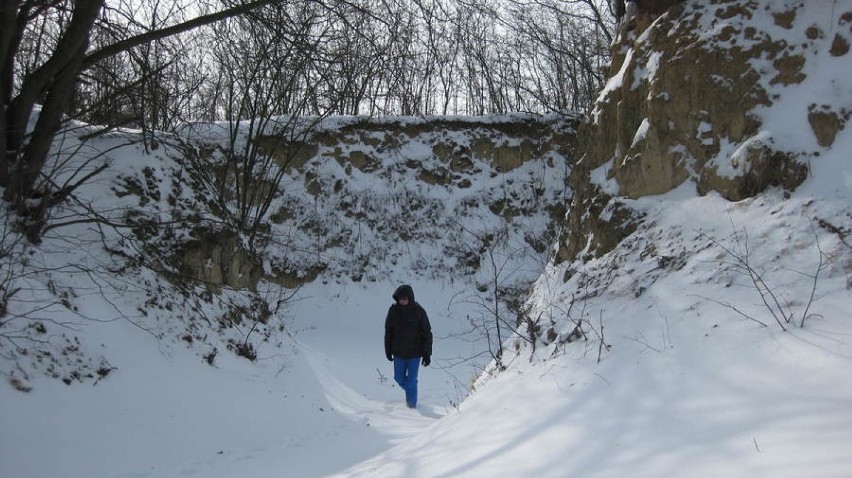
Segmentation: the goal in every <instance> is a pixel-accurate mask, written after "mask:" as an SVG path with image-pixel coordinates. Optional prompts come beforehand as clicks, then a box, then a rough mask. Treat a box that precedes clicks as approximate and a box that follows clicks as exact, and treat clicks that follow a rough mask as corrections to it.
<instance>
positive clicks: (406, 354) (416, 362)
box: [385, 284, 432, 408]
mask: <svg viewBox="0 0 852 478" xmlns="http://www.w3.org/2000/svg"><path fill="white" fill-rule="evenodd" d="M393 300H394V302H395V303H394V304H393V305H391V306H390V308H389V309H388V315H387V318H386V319H385V356H386V357H387V359H388V360H390V361H391V362H393V379H394V380H395V381H396V383H397V384H399V386H400V387H401V388H402V389H403V390H404V391H405V403H406V404H407V405H408V408H416V407H417V372H418V369H419V368H420V364H423V366H424V367H428V366H429V364H430V363H431V362H432V326H431V325H430V324H429V317H428V316H427V315H426V310H425V309H424V308H423V307H421V306H420V304H418V303H417V302H416V301H415V300H414V289H412V288H411V286H410V285H407V284H404V285H401V286H399V287H397V289H396V291H395V292H394V293H393Z"/></svg>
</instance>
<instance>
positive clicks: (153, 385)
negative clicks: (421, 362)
mask: <svg viewBox="0 0 852 478" xmlns="http://www.w3.org/2000/svg"><path fill="white" fill-rule="evenodd" d="M414 286H415V292H416V293H418V296H417V298H418V301H420V302H421V303H422V304H423V305H424V306H426V307H427V309H428V310H429V314H430V318H431V320H432V323H433V328H434V330H435V333H436V344H435V357H434V359H433V365H432V366H431V367H429V368H423V369H421V382H420V383H421V405H420V407H419V408H418V409H417V410H409V409H407V408H406V407H405V406H404V403H403V399H402V395H401V392H400V390H399V389H398V387H397V386H396V385H395V384H394V383H393V380H392V378H391V374H392V372H391V366H390V364H389V363H388V362H387V360H386V359H385V357H384V352H383V345H382V333H383V325H384V316H385V313H386V312H387V307H388V306H389V305H390V294H391V292H392V290H393V288H394V287H395V285H393V284H390V283H388V284H383V285H376V284H369V285H366V286H360V285H359V286H352V285H350V286H347V287H348V288H347V290H346V291H345V293H341V290H339V287H338V286H334V285H322V284H316V285H311V286H308V287H305V288H304V289H303V291H302V294H301V297H300V299H299V300H297V301H295V302H294V303H293V305H292V306H291V308H290V309H289V310H288V311H286V312H285V315H287V316H288V317H289V318H288V319H287V320H288V321H289V322H288V330H289V331H290V333H291V334H292V335H293V340H292V341H290V342H285V343H284V344H283V345H282V346H281V347H280V348H276V347H273V346H271V345H268V344H263V345H261V346H260V347H259V349H258V357H259V359H258V361H257V362H255V363H251V362H248V361H247V360H245V359H243V358H240V357H237V356H236V355H234V354H232V353H230V352H224V351H223V352H220V353H219V355H218V356H217V358H216V363H215V366H214V367H210V366H208V365H206V364H205V363H203V361H202V360H201V358H200V357H199V356H198V351H197V350H194V349H192V348H189V347H185V344H180V343H178V344H174V345H172V346H162V345H161V344H158V343H157V341H156V340H153V339H152V338H151V337H150V336H149V335H147V334H146V333H145V332H143V331H141V330H139V329H138V328H136V327H134V326H132V325H130V324H128V323H126V322H112V323H94V322H93V323H87V324H85V327H86V328H87V330H88V333H89V334H91V335H90V336H97V337H98V340H100V341H101V342H102V343H103V344H104V345H103V347H104V348H105V349H107V351H110V350H112V352H111V356H114V357H116V359H115V360H114V361H113V365H114V366H115V367H116V370H115V371H114V372H113V373H111V374H110V375H109V376H108V377H106V378H105V379H103V380H101V381H99V382H98V383H97V384H96V385H94V386H93V385H91V384H74V385H71V386H67V385H65V384H63V383H62V382H60V381H58V380H51V379H47V378H38V377H36V378H35V379H34V380H32V382H31V383H32V385H33V389H32V391H30V392H29V393H21V392H17V391H15V390H13V389H12V388H11V387H3V388H2V389H0V403H2V404H3V406H2V407H0V424H2V428H3V433H2V434H0V476H3V477H14V478H53V477H57V476H63V477H67V478H101V477H103V478H108V477H109V478H112V477H122V478H125V477H157V478H160V477H184V476H203V477H205V478H232V477H235V476H246V477H252V478H266V477H268V478H277V477H284V476H299V477H304V478H310V477H322V476H328V475H330V474H333V473H335V472H338V471H339V470H342V469H346V468H348V467H351V466H353V465H355V464H357V463H360V462H362V461H364V460H366V459H368V458H370V457H372V456H375V455H376V454H378V453H381V452H383V451H385V450H387V449H389V448H391V447H393V446H394V445H395V444H398V443H400V442H401V441H403V440H405V439H406V438H408V437H411V436H412V435H414V434H417V433H419V432H421V431H423V430H425V429H427V428H428V427H430V426H433V424H434V423H436V422H437V420H438V419H439V418H440V417H441V416H444V415H446V414H447V413H448V412H449V411H450V410H451V409H452V405H451V402H453V401H457V400H460V399H461V398H462V396H463V395H462V394H463V393H464V391H465V390H466V389H465V388H464V387H463V386H461V385H460V382H464V381H467V382H468V383H469V380H470V378H471V377H472V376H473V375H474V373H475V368H474V365H472V364H471V363H467V362H465V363H458V361H457V360H454V359H455V358H456V357H459V356H464V355H467V354H469V350H474V348H475V344H471V343H468V342H466V341H465V340H461V339H456V338H453V337H452V336H453V335H454V334H455V332H458V331H460V330H463V329H464V328H465V327H466V324H465V323H464V321H463V320H461V321H459V320H458V317H459V315H457V314H455V313H452V312H448V308H447V305H446V304H447V300H446V299H445V297H451V296H453V295H454V292H452V291H447V290H444V289H443V287H442V286H441V285H440V284H430V283H424V284H420V285H418V284H417V283H414ZM460 317H464V315H461V316H460ZM119 351H120V353H119ZM457 363H458V364H457ZM57 397H60V398H59V399H57ZM45 456H49V457H50V459H45Z"/></svg>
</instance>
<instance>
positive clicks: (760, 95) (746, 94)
mask: <svg viewBox="0 0 852 478" xmlns="http://www.w3.org/2000/svg"><path fill="white" fill-rule="evenodd" d="M816 3H819V4H820V5H816ZM850 42H852V4H850V3H849V2H824V3H823V2H804V1H769V0H760V1H759V0H691V1H686V2H683V3H676V4H674V5H672V6H670V7H668V8H667V9H666V10H665V11H663V12H662V13H661V14H659V16H656V15H649V14H648V13H647V12H645V13H644V14H643V13H641V12H640V15H637V17H635V18H633V19H630V20H629V21H627V22H626V23H625V24H624V25H623V26H622V30H621V34H620V36H619V38H618V40H617V42H616V43H615V44H614V45H613V63H612V65H611V69H610V80H609V81H608V83H607V85H606V87H605V88H604V89H603V91H602V92H601V94H600V96H599V98H598V101H597V103H596V106H595V108H594V110H593V112H592V114H591V115H590V118H589V121H588V122H587V123H586V124H585V125H583V126H582V127H581V128H580V131H579V133H578V140H579V142H580V145H579V150H578V152H577V153H576V155H577V157H578V158H580V159H579V160H578V163H577V166H576V167H575V168H574V170H573V172H572V177H571V186H572V189H573V190H574V198H573V201H572V205H571V208H570V211H569V214H568V216H567V218H566V223H567V224H566V230H567V231H568V232H567V234H566V235H565V237H563V240H562V243H561V244H560V251H559V258H560V259H561V260H573V259H574V258H576V257H577V256H578V254H579V255H581V256H582V257H586V258H588V257H596V256H599V255H601V254H603V253H606V252H608V251H609V250H611V249H612V248H613V247H615V245H617V244H618V242H619V241H620V240H621V239H622V238H624V237H625V236H626V235H628V234H629V233H630V232H632V230H633V228H634V224H635V223H636V221H637V220H638V218H639V213H637V212H635V211H634V210H632V209H631V208H630V207H628V206H627V204H629V202H630V200H631V199H636V198H640V197H645V196H652V195H659V194H664V193H666V192H668V191H672V190H673V189H675V188H678V187H680V186H682V185H683V184H684V183H687V182H689V183H692V184H694V187H695V189H696V191H697V192H698V193H699V194H702V195H703V194H708V193H710V192H711V191H715V192H716V193H718V194H720V195H722V196H723V197H725V198H726V199H728V200H731V201H738V200H741V199H744V198H747V197H751V196H754V195H756V194H759V193H761V192H763V191H765V190H766V189H767V188H770V187H774V186H778V187H782V188H785V189H787V190H792V189H795V188H796V187H798V186H799V185H800V184H801V183H802V182H803V181H804V180H805V179H806V178H807V175H808V166H807V164H808V162H809V161H812V160H818V157H819V155H820V151H822V150H824V149H825V148H830V147H831V146H832V144H833V143H834V139H835V137H836V136H837V134H838V132H839V131H842V130H843V129H844V128H845V127H846V124H847V123H848V121H849V118H850V115H851V114H852V105H848V104H833V103H832V102H831V101H827V100H825V99H824V98H829V97H831V91H830V90H831V89H832V88H833V87H840V85H841V84H843V82H848V76H847V77H846V78H845V79H844V78H843V76H844V75H843V74H839V73H838V72H839V71H842V70H843V69H844V68H846V67H847V66H848V65H849V63H850V60H849V57H850V53H849V45H850ZM846 71H849V70H846ZM847 75H848V73H847ZM838 83H839V84H838ZM782 120H783V121H787V122H791V123H796V122H798V123H800V124H801V125H802V129H808V130H809V131H808V136H807V137H806V138H805V139H804V140H798V141H797V143H796V144H790V143H791V141H789V138H784V137H783V135H784V133H782V132H780V130H779V129H778V128H776V127H775V126H776V124H777V123H778V122H779V121H782ZM581 253H582V254H581Z"/></svg>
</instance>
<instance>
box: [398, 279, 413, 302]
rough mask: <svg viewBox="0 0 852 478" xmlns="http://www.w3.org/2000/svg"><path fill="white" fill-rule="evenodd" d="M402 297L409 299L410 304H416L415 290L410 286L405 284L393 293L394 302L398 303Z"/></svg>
mask: <svg viewBox="0 0 852 478" xmlns="http://www.w3.org/2000/svg"><path fill="white" fill-rule="evenodd" d="M400 297H408V303H409V304H413V303H414V289H412V288H411V286H410V285H408V284H403V285H401V286H399V287H397V288H396V291H394V293H393V300H394V301H396V300H398V299H399V298H400Z"/></svg>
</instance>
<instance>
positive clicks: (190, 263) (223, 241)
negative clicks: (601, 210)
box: [126, 115, 577, 290]
mask: <svg viewBox="0 0 852 478" xmlns="http://www.w3.org/2000/svg"><path fill="white" fill-rule="evenodd" d="M576 124H577V116H559V117H557V116H547V117H541V116H533V115H507V116H489V117H481V118H455V117H434V118H412V117H391V118H377V119H365V118H353V117H339V118H330V119H328V121H327V122H324V123H320V124H317V125H315V128H314V129H312V130H311V131H310V134H305V135H302V136H301V139H300V140H298V141H294V140H292V139H288V137H287V136H286V135H281V136H280V137H277V136H273V135H266V136H262V137H259V138H255V139H254V141H256V142H257V144H258V146H259V147H260V149H261V150H262V151H261V154H262V155H264V157H269V158H272V159H274V161H275V162H277V164H278V166H280V167H281V168H282V171H283V174H284V176H285V178H284V179H283V180H282V182H281V184H280V185H279V190H278V193H277V194H276V195H275V197H274V199H273V200H272V202H271V203H270V206H269V207H270V208H269V216H268V219H269V223H267V224H263V225H262V227H260V228H259V231H257V235H256V236H253V239H254V243H253V244H252V247H247V246H246V245H245V243H246V242H247V241H245V240H243V241H240V237H239V236H238V235H237V233H235V232H231V231H219V232H215V233H214V232H211V231H208V230H205V229H203V228H201V227H196V228H195V229H194V230H193V231H192V233H191V234H190V235H189V237H180V238H174V241H175V243H176V245H175V246H174V250H176V251H177V253H176V255H175V257H173V258H170V259H171V262H172V264H173V265H174V266H175V268H176V269H177V270H178V271H179V272H180V274H182V275H183V276H184V277H187V278H191V279H194V280H197V281H198V282H201V283H204V284H207V285H209V286H212V287H217V286H227V287H232V288H238V289H250V290H253V289H255V288H256V286H257V284H258V281H260V280H265V281H269V282H273V283H277V284H280V285H283V286H285V287H297V286H298V285H300V284H302V283H305V282H309V281H312V280H314V279H316V278H317V277H318V275H319V274H320V273H323V274H324V275H325V276H327V277H334V276H341V275H346V276H349V277H350V278H352V279H354V280H362V279H365V280H373V279H374V277H371V276H365V274H367V271H381V270H382V269H383V268H384V269H386V268H387V267H388V266H394V265H396V264H400V263H405V262H413V263H412V265H411V267H412V270H414V271H415V272H417V273H429V274H436V275H445V276H449V275H452V274H459V275H469V274H473V273H475V272H476V271H477V270H478V268H479V265H480V262H481V257H480V256H481V255H482V254H484V253H485V251H486V250H487V248H488V247H489V246H491V245H492V244H493V243H494V242H495V241H496V240H497V239H495V237H494V236H495V234H494V231H496V230H497V229H500V228H506V229H507V230H510V231H511V232H510V233H509V236H511V237H512V240H513V241H514V240H517V241H522V242H523V243H526V244H527V245H528V246H530V249H532V250H534V251H535V253H536V254H541V255H544V254H548V252H549V247H550V246H552V244H553V242H554V241H555V238H556V235H557V228H558V224H559V220H560V219H561V218H562V217H564V215H565V198H566V197H567V196H568V192H567V185H566V182H567V174H568V171H569V169H570V166H569V164H568V161H569V158H571V157H572V154H571V151H572V150H573V147H574V138H575V134H576ZM212 141H213V143H212V144H211V145H209V148H207V149H213V150H214V151H215V154H211V155H210V157H209V158H205V161H203V162H199V163H198V164H200V165H201V167H202V168H203V169H204V173H205V174H208V176H209V175H211V174H212V177H214V178H215V181H214V183H215V184H216V185H220V184H234V183H235V178H233V173H231V175H230V176H229V177H222V176H223V173H222V172H220V171H226V170H228V169H227V168H221V167H217V165H218V164H220V163H221V162H222V161H223V159H222V158H223V157H224V154H219V153H220V151H219V150H220V149H221V145H219V144H218V143H215V136H214V140H212ZM266 155H269V156H266ZM199 169H201V168H199ZM231 170H233V168H231ZM137 183H138V182H137ZM137 183H133V184H128V185H127V192H126V194H140V191H142V188H141V186H140V185H139V184H137ZM243 183H246V181H244V180H242V178H241V184H243ZM250 184H251V185H252V186H253V187H255V188H270V187H275V185H274V184H273V183H272V182H270V181H268V180H265V179H261V178H256V179H255V178H252V181H251V182H250ZM192 188H193V189H194V190H195V189H197V188H195V187H194V186H192ZM267 190H268V189H263V190H261V192H266V191H267ZM217 193H218V194H219V195H220V197H218V200H217V201H218V202H217V201H212V202H211V201H208V207H209V208H210V209H211V211H212V212H213V214H218V213H219V212H218V211H220V210H221V207H222V203H227V201H232V200H233V199H234V197H235V195H234V194H233V191H225V192H224V193H221V192H218V190H217ZM195 195H196V196H199V194H198V192H197V191H196V194H195ZM143 196H144V195H143ZM201 196H203V195H201ZM142 219H146V218H140V220H138V221H137V222H139V223H140V224H141V225H144V222H143V221H142ZM223 223H224V222H223ZM498 226H499V227H498ZM222 227H224V226H222ZM487 228H491V229H494V231H492V230H485V229H487ZM140 230H141V228H140ZM507 237H508V236H507ZM505 240H506V241H508V239H505ZM420 244H429V245H430V247H428V248H425V249H426V250H425V251H420V249H421V247H420ZM436 245H437V246H438V247H437V248H436V247H435V246H436ZM411 251H415V252H414V253H412V252H411ZM427 253H428V254H437V256H435V257H433V256H430V255H426V254H427ZM412 256H415V260H413V261H412V259H411V258H412ZM261 257H262V258H263V261H261V259H260V258H261ZM382 264H388V265H385V266H382ZM370 274H374V272H370Z"/></svg>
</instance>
